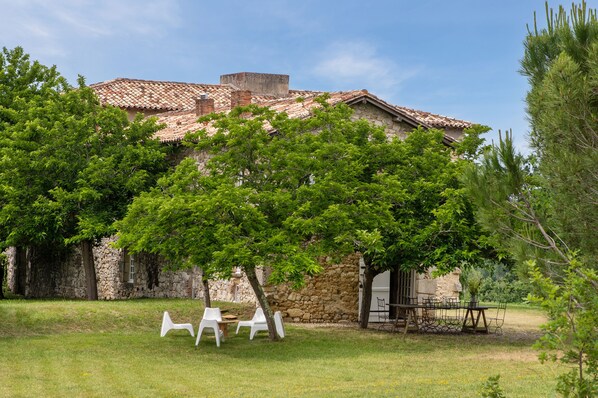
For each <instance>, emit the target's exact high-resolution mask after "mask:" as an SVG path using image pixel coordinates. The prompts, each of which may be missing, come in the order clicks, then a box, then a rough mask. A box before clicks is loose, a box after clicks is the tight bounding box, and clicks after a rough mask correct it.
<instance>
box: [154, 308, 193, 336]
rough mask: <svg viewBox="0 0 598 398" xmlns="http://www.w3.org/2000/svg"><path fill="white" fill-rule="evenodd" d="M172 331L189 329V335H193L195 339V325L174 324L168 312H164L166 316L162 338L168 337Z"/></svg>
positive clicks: (161, 331) (163, 321)
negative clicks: (167, 334)
mask: <svg viewBox="0 0 598 398" xmlns="http://www.w3.org/2000/svg"><path fill="white" fill-rule="evenodd" d="M171 329H187V330H188V331H189V333H191V336H192V337H195V333H193V325H192V324H190V323H174V322H172V319H170V315H169V314H168V311H164V316H163V317H162V329H161V330H160V337H164V336H166V333H168V331H169V330H171Z"/></svg>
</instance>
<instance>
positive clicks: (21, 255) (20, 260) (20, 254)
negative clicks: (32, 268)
mask: <svg viewBox="0 0 598 398" xmlns="http://www.w3.org/2000/svg"><path fill="white" fill-rule="evenodd" d="M15 268H16V275H15V279H16V280H15V284H14V292H13V293H14V294H18V295H21V296H25V293H26V287H27V250H26V249H25V248H24V247H22V246H17V247H16V248H15Z"/></svg>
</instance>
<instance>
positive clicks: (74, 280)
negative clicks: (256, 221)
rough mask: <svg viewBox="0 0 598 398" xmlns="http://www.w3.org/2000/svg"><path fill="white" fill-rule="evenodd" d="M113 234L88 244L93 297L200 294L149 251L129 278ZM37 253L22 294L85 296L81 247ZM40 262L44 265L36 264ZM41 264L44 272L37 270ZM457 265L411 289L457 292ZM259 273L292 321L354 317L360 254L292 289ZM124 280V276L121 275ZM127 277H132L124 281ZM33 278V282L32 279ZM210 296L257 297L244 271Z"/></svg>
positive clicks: (185, 275)
mask: <svg viewBox="0 0 598 398" xmlns="http://www.w3.org/2000/svg"><path fill="white" fill-rule="evenodd" d="M112 241H113V239H104V240H103V241H102V242H101V244H100V245H98V246H95V247H94V249H93V253H94V262H95V266H96V275H97V281H98V297H99V298H100V299H102V300H113V299H126V298H141V297H154V298H167V297H169V298H199V299H201V298H203V291H202V289H203V285H202V283H201V273H200V272H199V270H198V269H197V268H196V269H189V270H181V271H167V270H164V269H163V267H164V265H165V262H164V261H163V260H161V259H160V258H158V257H157V256H155V255H152V254H139V255H135V256H134V258H135V260H134V263H135V264H134V265H135V271H134V273H133V276H132V277H129V275H126V274H125V273H124V271H123V270H124V268H125V253H123V251H122V250H118V249H115V248H113V247H112V246H111V245H110V243H111V242H112ZM40 254H41V253H40V252H36V253H31V254H29V255H28V256H27V258H28V259H29V260H30V261H37V262H38V265H37V266H33V265H32V264H28V268H27V272H28V274H27V283H28V284H29V285H28V289H27V290H26V291H25V293H24V295H25V296H27V297H65V298H86V297H87V295H86V290H85V275H84V272H83V266H82V260H81V251H80V249H79V248H74V249H73V250H72V252H71V253H70V254H69V255H68V256H67V257H66V258H60V259H56V261H47V260H46V261H41V259H42V258H43V256H41V255H40ZM7 257H8V260H9V267H8V278H7V279H8V286H9V288H10V289H11V291H13V292H16V290H15V287H16V284H17V279H18V278H17V275H16V273H15V262H16V257H17V255H16V250H15V249H10V250H8V251H7ZM40 267H43V268H40ZM36 269H42V270H43V271H44V272H37V271H35V270H36ZM459 273H460V271H459V270H456V271H455V272H453V273H452V274H449V275H447V276H444V277H442V278H432V276H431V272H427V273H425V274H421V275H418V276H417V277H416V280H415V291H416V293H417V295H418V297H420V298H421V297H427V296H435V297H458V295H459V289H460V285H459V284H458V281H459ZM258 278H259V279H260V281H261V282H262V284H264V285H265V287H264V290H265V291H266V295H267V296H268V298H269V300H270V304H271V306H272V309H273V310H274V311H281V312H282V314H283V317H284V318H285V319H288V320H289V321H292V322H311V323H323V322H332V323H338V322H356V321H357V320H358V314H359V256H358V255H351V256H348V257H346V258H345V259H344V260H343V261H342V262H341V263H340V264H332V265H331V264H326V265H325V266H324V271H323V272H322V273H321V274H318V275H316V276H313V277H306V280H305V286H304V287H303V288H301V289H299V290H294V289H292V288H291V287H290V285H289V284H282V285H277V286H270V285H268V284H267V283H266V279H267V273H266V272H264V270H258ZM125 279H126V280H125ZM129 279H131V280H132V282H130V281H129ZM32 281H37V282H36V283H32ZM210 297H211V299H212V300H214V301H227V302H237V303H252V304H254V305H256V306H257V299H256V297H255V294H254V293H253V289H252V288H251V285H250V284H249V281H248V280H247V278H246V277H245V275H244V274H243V273H242V272H240V270H236V272H235V273H234V274H233V276H232V277H231V279H230V280H216V281H210Z"/></svg>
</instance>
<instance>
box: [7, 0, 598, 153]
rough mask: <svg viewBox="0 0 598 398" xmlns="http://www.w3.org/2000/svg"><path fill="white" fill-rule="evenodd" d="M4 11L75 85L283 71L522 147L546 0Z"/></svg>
mask: <svg viewBox="0 0 598 398" xmlns="http://www.w3.org/2000/svg"><path fill="white" fill-rule="evenodd" d="M597 1H598V0H594V1H589V2H588V5H589V6H591V7H596V2H597ZM549 4H550V6H557V5H558V4H559V3H557V2H554V1H551V2H549ZM564 4H566V5H567V6H568V4H570V2H566V3H564ZM0 10H2V13H0V45H1V46H5V47H8V48H13V47H15V46H22V47H23V48H24V49H25V51H26V52H27V53H29V54H31V57H32V58H33V59H37V60H39V61H40V62H42V63H43V64H46V65H56V66H57V67H58V70H59V71H60V72H61V73H62V74H63V75H65V76H66V77H67V78H68V79H69V81H71V82H72V83H74V82H75V79H76V77H77V75H78V74H81V75H83V76H85V78H86V80H87V83H95V82H99V81H104V80H109V79H114V78H117V77H128V78H139V79H151V80H169V81H183V82H196V83H218V81H219V76H220V75H221V74H227V73H234V72H268V73H282V74H288V75H290V85H291V88H295V89H312V90H326V91H338V90H353V89H363V88H365V89H368V90H369V91H370V92H372V93H373V94H375V95H377V96H379V97H381V98H382V99H384V100H386V101H388V102H391V103H394V104H397V105H402V106H407V107H412V108H416V109H421V110H425V111H429V112H433V113H439V114H443V115H448V116H452V117H456V118H459V119H465V120H469V121H473V122H476V123H481V124H485V125H488V126H490V127H492V128H493V130H494V132H496V131H498V130H499V129H500V130H505V129H513V133H514V136H515V138H516V142H517V145H518V147H519V148H520V149H521V150H523V151H526V146H525V136H526V134H527V132H528V130H529V127H528V123H527V120H526V116H525V103H524V99H525V94H526V91H527V81H526V79H525V78H524V77H522V76H520V75H519V73H518V69H519V60H520V59H521V57H522V54H523V40H524V38H525V35H526V32H527V30H526V24H528V23H532V22H533V12H534V11H537V13H538V16H539V20H540V21H544V19H543V16H544V1H539V0H534V1H532V0H502V1H482V0H453V1H446V0H434V1H432V0H395V1H390V0H388V1H384V0H383V1H376V2H365V1H363V0H358V1H354V0H343V1H326V0H316V1H312V0H293V1H284V0H281V1H275V0H268V1H266V0H263V1H262V0H256V1H247V0H244V1H236V0H232V1H218V2H216V1H191V0H126V1H125V0H104V1H91V0H53V1H44V0H19V1H15V0H0ZM494 136H495V133H494V134H491V135H490V136H489V137H488V138H492V137H494Z"/></svg>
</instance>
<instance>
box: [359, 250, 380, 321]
mask: <svg viewBox="0 0 598 398" xmlns="http://www.w3.org/2000/svg"><path fill="white" fill-rule="evenodd" d="M364 261H365V259H364ZM377 274H378V272H376V271H375V270H374V267H373V266H372V265H371V264H368V263H367V262H366V263H365V270H364V271H363V287H362V290H363V296H362V297H361V310H360V312H359V327H360V328H362V329H367V328H368V322H369V319H370V303H371V302H372V283H373V282H374V277H375V276H376V275H377Z"/></svg>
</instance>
